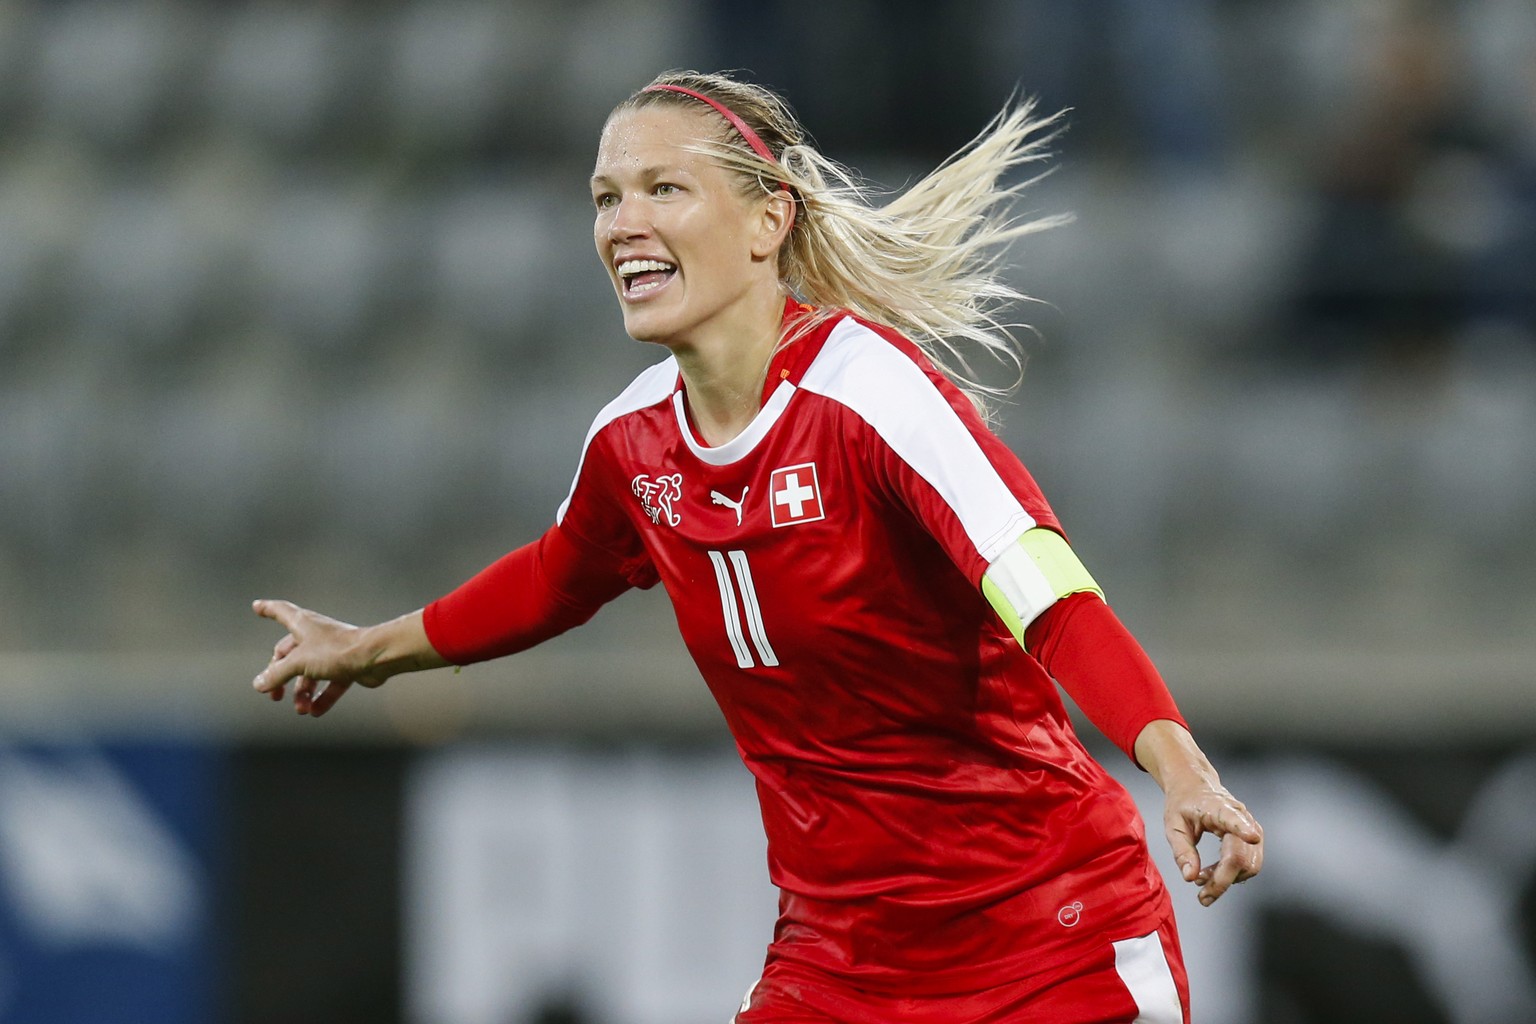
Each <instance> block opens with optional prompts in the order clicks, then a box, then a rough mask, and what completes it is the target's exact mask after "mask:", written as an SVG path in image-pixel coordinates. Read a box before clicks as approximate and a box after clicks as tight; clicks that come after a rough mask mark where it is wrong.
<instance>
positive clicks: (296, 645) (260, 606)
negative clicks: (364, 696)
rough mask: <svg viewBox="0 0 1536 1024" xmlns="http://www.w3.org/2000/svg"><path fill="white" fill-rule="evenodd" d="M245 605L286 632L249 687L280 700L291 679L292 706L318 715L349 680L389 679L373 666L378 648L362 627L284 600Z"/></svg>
mask: <svg viewBox="0 0 1536 1024" xmlns="http://www.w3.org/2000/svg"><path fill="white" fill-rule="evenodd" d="M251 607H252V608H253V609H254V610H255V612H256V614H257V615H260V616H262V617H264V618H268V619H272V620H274V621H275V622H278V623H279V624H281V625H282V626H283V627H285V628H286V629H287V630H288V633H287V635H286V636H284V637H283V638H282V639H281V640H279V641H278V642H277V645H276V646H275V647H273V648H272V660H271V662H269V663H268V664H267V667H266V668H264V669H262V670H261V672H259V673H258V674H257V676H256V678H255V679H254V680H253V681H252V685H253V686H255V687H256V689H257V690H258V691H259V692H261V693H265V694H267V695H269V696H270V697H271V698H272V699H273V700H275V701H280V700H282V699H283V697H284V695H285V692H286V690H287V686H288V684H289V683H290V682H292V683H294V688H293V709H294V710H295V711H297V712H298V713H299V714H301V715H311V716H313V717H315V718H319V717H320V716H321V715H323V714H325V713H326V712H327V711H329V710H330V709H331V708H332V707H333V706H334V705H335V704H336V702H337V701H338V700H340V699H341V698H342V696H343V695H344V694H345V693H346V692H347V690H348V689H350V688H351V687H352V684H354V683H356V684H358V685H359V686H369V687H373V686H378V685H379V684H381V683H383V682H384V680H385V679H387V678H388V677H389V673H387V672H384V671H380V670H379V669H380V666H379V654H380V652H379V651H378V650H376V645H372V644H369V643H368V642H367V634H368V630H365V629H361V628H359V627H357V626H353V625H350V624H348V623H345V622H339V621H337V620H336V619H333V618H330V617H328V616H325V615H321V614H320V613H319V612H313V611H310V610H309V609H307V608H300V607H299V606H298V605H296V604H293V603H292V602H289V601H256V602H254V603H253V604H252V606H251ZM322 685H323V687H324V688H323V689H322V688H321V687H322Z"/></svg>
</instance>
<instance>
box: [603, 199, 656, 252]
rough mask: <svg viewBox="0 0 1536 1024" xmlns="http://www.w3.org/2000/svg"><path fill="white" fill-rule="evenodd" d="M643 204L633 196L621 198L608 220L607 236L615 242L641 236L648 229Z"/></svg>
mask: <svg viewBox="0 0 1536 1024" xmlns="http://www.w3.org/2000/svg"><path fill="white" fill-rule="evenodd" d="M649 226H650V225H649V223H648V222H647V220H646V217H645V210H644V204H643V203H641V202H639V201H638V200H636V199H634V198H628V199H625V198H621V199H620V200H619V202H618V205H617V206H615V207H614V208H613V217H612V219H610V220H609V221H608V237H609V238H611V239H613V240H614V241H616V242H619V241H624V240H626V239H631V238H638V237H641V236H643V235H644V234H645V233H646V232H647V230H648V229H649Z"/></svg>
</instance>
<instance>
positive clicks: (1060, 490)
mask: <svg viewBox="0 0 1536 1024" xmlns="http://www.w3.org/2000/svg"><path fill="white" fill-rule="evenodd" d="M679 66H689V67H701V68H722V67H743V68H748V69H751V71H752V72H753V73H754V74H755V76H756V77H758V78H760V79H761V80H764V81H766V82H768V83H770V84H773V85H775V86H777V87H779V88H781V89H783V90H785V91H786V92H787V93H788V95H789V96H790V98H791V99H792V100H793V101H794V102H795V104H796V106H797V108H798V109H799V111H800V113H801V114H802V116H803V117H804V119H805V121H806V122H807V124H808V125H809V126H810V128H811V130H812V131H813V132H814V133H815V134H816V136H817V139H818V141H819V142H820V143H821V145H822V147H823V149H824V150H825V151H827V152H829V153H830V154H832V155H833V156H835V157H838V158H840V159H842V160H844V161H845V162H847V163H850V164H852V165H853V166H855V167H857V168H858V169H860V170H861V171H862V172H863V173H865V174H866V175H867V176H869V177H870V178H872V179H873V180H875V181H878V182H881V183H883V184H886V185H888V186H891V187H899V186H900V185H901V184H902V183H903V182H906V181H909V180H912V179H913V178H914V177H915V176H916V175H918V174H920V173H922V172H923V171H924V170H926V169H927V168H929V167H931V166H932V164H933V163H934V162H936V161H937V160H938V159H940V158H942V157H943V156H944V155H945V154H946V153H948V152H950V151H951V150H953V149H954V148H955V147H957V146H958V145H960V144H961V143H963V142H965V141H966V140H967V139H968V138H969V137H970V136H971V135H972V134H974V133H975V131H977V130H978V129H979V128H980V127H981V125H982V124H983V123H984V122H985V120H986V119H987V117H988V116H989V115H990V114H991V113H993V112H994V111H995V110H996V108H998V107H999V106H1000V105H1001V104H1002V102H1003V101H1004V100H1005V99H1006V98H1007V96H1008V95H1009V93H1010V91H1011V90H1013V89H1014V88H1015V87H1016V86H1021V87H1022V88H1023V89H1024V90H1025V91H1027V92H1030V93H1034V94H1038V95H1039V96H1040V98H1041V103H1042V105H1043V107H1044V108H1045V109H1047V110H1052V109H1057V108H1061V107H1070V108H1072V113H1071V130H1070V131H1069V132H1068V133H1067V134H1066V135H1065V136H1063V137H1062V139H1061V141H1060V143H1059V145H1058V147H1057V151H1058V157H1057V160H1056V165H1057V168H1058V170H1057V171H1056V173H1055V174H1053V175H1052V176H1051V177H1049V178H1047V179H1046V180H1044V181H1043V182H1041V183H1040V184H1039V185H1038V186H1037V187H1035V188H1034V189H1033V191H1031V192H1030V193H1029V200H1028V203H1027V205H1028V208H1029V209H1030V210H1033V211H1038V212H1041V213H1056V212H1062V211H1071V212H1073V213H1075V215H1076V217H1077V221H1076V223H1075V224H1073V225H1072V226H1070V227H1067V228H1064V229H1061V230H1058V231H1055V232H1052V233H1050V234H1049V235H1047V236H1042V237H1039V238H1037V239H1035V240H1033V241H1031V242H1030V243H1029V244H1028V245H1027V246H1022V247H1020V250H1019V251H1018V252H1017V253H1015V254H1014V259H1013V266H1014V268H1015V269H1014V273H1015V274H1016V281H1017V283H1018V284H1019V285H1020V287H1022V288H1023V290H1025V291H1026V292H1028V293H1029V294H1032V295H1035V296H1038V297H1040V298H1042V299H1044V300H1046V303H1045V304H1041V305H1036V306H1031V307H1029V308H1027V309H1026V310H1024V311H1023V316H1024V317H1025V318H1026V319H1028V320H1029V321H1030V322H1031V323H1032V324H1033V325H1034V327H1035V328H1036V331H1037V334H1035V335H1032V336H1029V337H1028V339H1027V343H1028V347H1029V349H1030V352H1031V357H1030V366H1029V371H1028V375H1027V377H1026V380H1025V382H1024V385H1023V387H1022V389H1021V390H1020V391H1019V393H1018V395H1017V397H1016V400H1015V402H1014V403H1013V404H1012V405H1011V406H1009V407H1008V409H1007V411H1006V414H1005V424H1004V428H1003V432H1004V434H1005V436H1006V437H1007V438H1008V439H1009V441H1010V442H1011V443H1012V444H1013V445H1014V447H1015V449H1016V450H1017V451H1018V452H1019V453H1020V454H1021V455H1022V457H1023V458H1024V459H1025V461H1026V462H1027V463H1028V464H1029V465H1030V466H1031V468H1032V469H1033V470H1034V471H1035V474H1036V476H1037V477H1039V478H1040V480H1041V482H1042V484H1043V485H1044V487H1045V489H1046V493H1047V494H1048V495H1050V496H1051V497H1052V499H1053V502H1054V504H1055V505H1056V507H1057V509H1058V511H1059V512H1060V513H1061V514H1062V518H1063V520H1064V521H1065V522H1066V523H1067V526H1068V529H1069V530H1071V532H1072V534H1073V538H1074V541H1075V543H1076V544H1077V546H1078V548H1079V549H1080V550H1081V551H1082V552H1083V554H1084V556H1085V560H1086V561H1087V562H1088V564H1089V565H1090V566H1091V567H1093V569H1094V570H1095V573H1096V575H1097V576H1098V577H1099V579H1100V580H1101V581H1102V582H1104V583H1105V585H1106V588H1107V589H1108V591H1109V593H1110V597H1111V600H1112V601H1113V602H1114V603H1115V604H1116V606H1117V607H1118V608H1119V610H1120V611H1121V614H1122V615H1123V617H1125V618H1126V619H1127V621H1128V622H1129V623H1130V624H1131V625H1132V627H1133V628H1134V629H1136V631H1137V632H1138V634H1139V635H1140V636H1141V637H1142V638H1143V640H1144V641H1145V642H1146V643H1147V645H1148V646H1149V647H1150V648H1151V649H1152V650H1153V652H1154V654H1155V655H1156V656H1157V657H1158V659H1159V661H1160V663H1161V664H1162V665H1163V667H1164V670H1165V673H1166V674H1167V675H1168V677H1169V680H1170V683H1171V685H1172V686H1173V688H1174V690H1175V693H1176V695H1177V696H1178V697H1179V699H1180V701H1181V703H1182V704H1183V706H1184V708H1185V710H1186V712H1187V713H1188V715H1189V717H1190V719H1191V721H1192V722H1193V723H1194V724H1195V725H1196V727H1197V731H1198V732H1199V734H1200V735H1201V737H1202V739H1203V740H1204V741H1205V743H1206V745H1207V746H1208V748H1211V749H1212V750H1213V752H1214V753H1215V754H1216V755H1217V756H1218V757H1219V758H1220V761H1219V762H1218V763H1219V764H1220V765H1222V766H1224V767H1225V768H1226V772H1225V774H1226V776H1227V777H1228V781H1229V782H1230V783H1231V784H1232V785H1233V788H1234V789H1236V790H1238V792H1239V793H1240V794H1241V795H1243V796H1244V797H1245V798H1246V799H1247V800H1248V801H1249V803H1250V804H1251V805H1252V806H1253V807H1254V808H1255V810H1256V811H1257V812H1258V813H1259V815H1260V817H1261V818H1262V819H1263V820H1264V821H1265V822H1266V824H1267V825H1268V826H1269V829H1270V832H1271V836H1272V845H1273V849H1272V851H1271V859H1270V863H1269V866H1268V868H1267V870H1266V875H1265V878H1264V879H1263V881H1261V882H1259V883H1256V884H1255V885H1253V886H1250V887H1248V889H1245V890H1243V891H1241V892H1239V893H1237V894H1236V895H1235V897H1234V898H1231V899H1228V900H1225V901H1223V903H1222V904H1220V905H1218V906H1217V907H1216V908H1214V909H1213V910H1212V911H1209V912H1200V911H1198V910H1197V909H1194V907H1193V904H1192V903H1190V904H1189V907H1190V909H1189V911H1188V912H1186V913H1184V914H1183V917H1182V919H1181V921H1182V926H1183V927H1184V929H1185V934H1186V940H1187V943H1188V945H1189V947H1190V950H1189V952H1190V959H1191V968H1192V973H1194V974H1195V981H1196V999H1197V1004H1196V1008H1197V1018H1196V1019H1197V1020H1205V1021H1225V1022H1230V1024H1243V1022H1252V1024H1302V1022H1331V1021H1351V1022H1358V1021H1364V1020H1392V1021H1395V1022H1410V1024H1411V1022H1426V1024H1439V1022H1446V1024H1464V1022H1478V1024H1504V1022H1517V1021H1531V1020H1536V956H1533V950H1536V824H1533V822H1536V815H1532V814H1531V811H1532V807H1533V803H1536V586H1533V584H1532V581H1533V579H1536V527H1533V522H1536V7H1533V6H1532V5H1531V4H1530V2H1529V0H1466V2H1460V3H1452V2H1440V3H1434V2H1427V0H1426V2H1409V0H1275V2H1269V3H1260V2H1257V0H1077V2H1074V3H1050V2H1047V0H960V2H954V3H948V4H933V3H919V2H916V0H886V2H873V0H849V2H844V3H832V4H829V3H812V2H809V0H762V2H757V3H750V4H749V3H742V2H732V0H714V2H710V0H666V2H644V0H636V2H630V3H619V2H607V0H565V2H560V3H556V2H553V0H528V2H512V3H506V2H495V0H452V2H444V3H437V2H429V0H394V2H384V0H379V2H361V0H357V2H311V3H299V2H278V0H262V2H244V3H214V2H211V0H205V2H195V0H87V2H73V0H72V2H64V0H46V2H45V0H0V651H3V654H0V1022H4V1024H10V1022H12V1021H16V1022H27V1024H53V1022H75V1021H82V1022H83V1021H90V1022H92V1024H101V1022H116V1021H124V1022H127V1021H144V1020H156V1021H159V1022H164V1024H174V1022H182V1021H184V1022H188V1024H193V1022H203V1021H230V1022H258V1021H260V1022H266V1021H271V1022H284V1024H302V1022H308V1021H315V1022H319V1021H326V1022H333V1024H334V1022H347V1021H368V1022H370V1024H387V1022H389V1021H411V1022H422V1024H461V1022H462V1024H523V1022H535V1021H539V1022H545V1024H552V1022H557V1021H564V1022H571V1021H582V1022H588V1024H630V1022H635V1024H652V1022H654V1024H691V1022H694V1021H701V1022H702V1021H718V1020H721V1019H724V1017H725V1016H726V1015H728V1014H729V1012H730V1010H731V1009H732V1008H733V1007H734V1003H735V1000H736V999H737V998H739V994H740V992H741V991H742V990H744V989H745V988H746V986H747V985H748V984H749V983H750V982H751V981H752V979H753V978H754V977H755V976H756V974H757V971H758V968H759V967H760V966H761V955H762V948H763V946H764V944H765V943H766V941H767V939H768V937H769V929H770V927H771V920H772V914H773V894H772V892H771V891H769V889H768V887H767V884H766V882H765V880H764V879H763V878H762V874H763V872H762V867H761V861H762V853H761V838H760V835H759V831H758V825H757V822H756V817H755V807H754V804H753V797H752V793H751V787H750V784H749V780H748V779H747V778H746V776H745V773H744V772H743V771H742V770H741V769H740V767H739V765H738V764H736V763H735V762H734V761H733V760H732V754H731V752H730V750H729V746H728V742H727V740H726V737H725V736H724V734H723V733H724V730H723V727H722V726H721V724H720V722H719V718H718V714H717V713H716V712H715V711H714V709H713V706H712V705H711V703H710V701H709V698H708V695H707V693H706V691H705V690H704V688H703V686H702V684H701V683H700V682H699V681H698V679H697V676H696V674H695V673H694V671H693V669H692V668H691V667H690V666H689V665H688V664H687V662H686V660H685V656H684V653H683V651H682V647H681V644H680V643H679V642H678V641H677V640H676V637H675V633H674V627H673V624H672V621H671V614H670V610H669V609H668V607H667V606H666V603H665V600H664V598H663V597H662V596H661V595H660V594H646V595H632V596H630V597H626V598H624V599H621V600H620V601H619V602H618V603H617V604H616V606H615V607H613V608H611V609H609V610H607V612H606V613H605V614H603V615H602V616H601V617H600V618H599V619H598V620H597V621H596V622H595V623H594V624H592V625H590V626H588V627H586V628H584V629H582V630H580V631H578V632H576V633H575V634H573V635H571V636H568V637H565V638H561V639H560V640H558V641H556V642H554V643H552V644H550V645H547V647H546V648H543V649H540V650H538V651H535V652H531V653H529V654H527V655H524V656H522V657H520V658H517V659H512V660H510V661H508V662H505V663H500V664H496V665H491V666H482V667H476V668H473V669H470V670H467V671H466V672H464V673H463V674H462V675H459V676H452V675H450V674H437V675H434V676H427V677H422V678H419V679H409V680H403V681H400V682H397V683H394V684H391V685H390V686H389V687H386V688H385V689H384V690H382V691H379V692H377V693H372V694H357V695H352V696H350V697H349V698H348V700H347V701H346V702H345V703H344V704H343V705H342V706H341V707H339V708H338V710H337V711H336V712H335V713H334V714H333V715H332V716H331V717H329V718H327V719H326V720H325V721H323V722H320V723H315V722H309V721H298V720H295V719H294V718H293V717H292V715H291V713H288V712H286V711H281V710H279V709H277V708H274V707H271V706H269V705H268V704H267V703H266V702H264V701H261V700H259V699H257V698H256V697H255V696H253V695H252V694H251V693H250V692H249V691H248V690H246V689H245V685H246V681H247V680H249V679H250V677H251V675H252V674H254V672H255V671H256V670H257V669H258V668H259V667H260V665H261V664H262V662H263V661H264V657H265V653H264V652H265V651H266V650H267V649H268V648H269V646H270V644H271V643H272V642H274V641H275V640H276V638H277V634H276V632H275V631H274V630H273V629H272V628H270V627H269V626H268V625H267V624H264V623H261V622H258V621H257V620H255V619H254V618H253V617H251V616H250V614H249V611H248V606H249V602H250V600H251V599H252V598H253V597H257V596H282V597H288V598H291V599H293V600H295V601H299V602H301V603H305V604H308V605H311V606H314V607H318V608H321V609H323V610H326V611H328V612H330V613H333V614H336V615H338V616H340V617H343V618H348V619H352V620H354V621H356V620H374V619H378V618H382V617H386V616H391V615H394V614H398V613H399V612H401V611H404V610H408V609H410V608H414V607H419V606H420V605H421V604H423V603H424V602H425V601H427V600H429V599H431V598H432V597H434V596H436V595H437V594H439V593H441V592H443V591H444V590H446V589H448V588H449V587H451V586H453V585H454V584H456V583H457V582H458V581H459V580H460V579H462V578H463V577H465V576H466V575H468V574H469V573H470V572H472V571H474V570H475V569H477V568H478V567H479V566H481V565H482V564H484V563H485V562H487V561H489V560H490V559H492V558H494V557H495V556H496V555H498V554H500V553H501V552H502V551H504V550H506V549H507V548H509V547H512V546H514V545H516V544H518V543H521V542H522V541H524V540H526V539H528V538H530V537H532V536H533V535H534V534H535V533H536V532H537V531H539V530H541V529H543V528H544V526H545V525H546V524H547V523H548V522H549V521H550V519H551V518H552V516H553V512H554V509H555V507H556V506H557V504H558V503H559V501H560V499H561V498H562V497H563V495H564V493H565V488H566V487H567V485H568V483H569V480H570V475H571V473H572V471H573V469H574V464H575V459H576V456H577V453H578V452H579V449H580V444H581V439H582V436H583V434H584V432H585V429H586V426H587V424H588V422H589V420H590V418H591V416H592V415H593V414H594V413H595V411H596V410H597V409H598V408H599V407H600V406H601V405H602V404H603V403H604V402H605V401H606V400H607V398H608V397H610V396H611V395H612V394H614V393H615V392H616V391H617V390H618V389H619V388H620V387H622V385H623V384H624V383H626V382H627V381H628V380H629V378H630V377H631V376H632V375H633V373H634V372H635V371H636V370H637V369H638V368H640V367H641V366H643V365H645V364H647V363H648V362H650V361H653V360H654V359H655V358H656V353H655V352H652V351H646V350H644V349H643V348H642V347H641V346H639V345H636V344H635V343H633V342H631V341H629V340H628V339H627V338H626V337H625V336H624V334H623V331H622V328H621V324H620V320H619V317H618V315H617V310H616V308H615V304H614V302H613V301H612V299H611V297H610V294H609V291H608V288H607V284H606V280H605V277H604V275H603V272H602V270H601V268H600V266H599V265H598V263H597V261H596V260H595V259H594V258H593V256H592V253H591V249H590V235H589V213H588V198H587V192H586V184H585V180H586V177H587V175H588V173H589V171H590V164H591V159H592V153H593V151H594V148H595V140H596V136H597V132H598V130H599V128H600V126H601V123H602V119H603V117H604V115H605V114H606V113H607V111H608V109H609V108H610V107H611V106H612V105H613V104H614V103H615V102H617V101H618V100H619V99H621V98H622V97H623V96H624V95H626V94H627V93H628V92H629V91H630V90H631V89H633V88H635V87H637V86H638V85H640V84H642V83H643V82H644V81H646V80H647V79H648V78H649V77H650V76H651V75H653V74H654V73H655V72H656V71H658V70H661V69H664V68H668V67H679ZM1117 757H1118V755H1116V754H1114V753H1113V752H1109V753H1106V754H1105V758H1106V761H1107V762H1109V763H1112V764H1113V765H1114V766H1115V768H1116V769H1117V770H1122V769H1125V768H1127V767H1128V766H1125V765H1122V764H1120V762H1119V761H1118V760H1116V758H1117ZM1122 775H1124V776H1125V777H1126V778H1127V781H1128V782H1129V783H1130V784H1132V785H1133V786H1134V787H1136V790H1137V793H1138V795H1139V796H1140V797H1142V798H1143V799H1150V794H1148V793H1147V792H1146V787H1145V782H1144V780H1142V779H1140V778H1137V777H1135V773H1134V772H1131V771H1123V770H1122ZM1151 820H1152V821H1154V822H1155V821H1156V820H1157V813H1156V811H1155V808H1154V810H1153V813H1152V818H1151ZM1154 841H1155V842H1158V843H1159V850H1158V852H1159V854H1160V855H1161V852H1162V851H1161V848H1160V840H1154ZM1164 859H1166V858H1164Z"/></svg>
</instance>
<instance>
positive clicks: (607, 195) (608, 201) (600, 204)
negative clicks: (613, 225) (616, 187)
mask: <svg viewBox="0 0 1536 1024" xmlns="http://www.w3.org/2000/svg"><path fill="white" fill-rule="evenodd" d="M592 202H593V203H594V204H596V206H597V208H598V209H599V210H611V209H613V208H614V207H615V206H616V205H618V202H619V197H618V196H616V195H614V194H613V193H612V192H604V193H603V194H602V195H600V196H593V197H592Z"/></svg>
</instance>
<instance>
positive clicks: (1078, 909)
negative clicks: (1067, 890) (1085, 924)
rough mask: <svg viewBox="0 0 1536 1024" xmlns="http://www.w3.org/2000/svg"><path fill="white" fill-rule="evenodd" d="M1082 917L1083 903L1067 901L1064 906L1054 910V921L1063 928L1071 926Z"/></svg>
mask: <svg viewBox="0 0 1536 1024" xmlns="http://www.w3.org/2000/svg"><path fill="white" fill-rule="evenodd" d="M1082 919H1083V905H1082V903H1080V902H1077V901H1074V902H1072V903H1068V904H1067V905H1066V906H1064V907H1062V908H1061V909H1060V910H1058V911H1056V923H1057V924H1059V925H1061V926H1062V927H1063V928H1071V927H1072V926H1073V925H1075V924H1077V922H1079V921H1081V920H1082Z"/></svg>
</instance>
